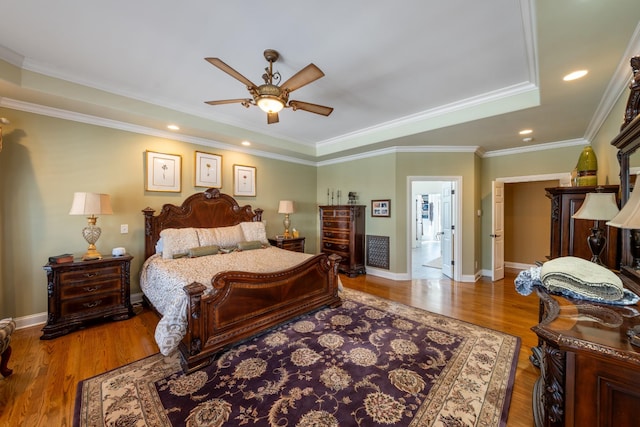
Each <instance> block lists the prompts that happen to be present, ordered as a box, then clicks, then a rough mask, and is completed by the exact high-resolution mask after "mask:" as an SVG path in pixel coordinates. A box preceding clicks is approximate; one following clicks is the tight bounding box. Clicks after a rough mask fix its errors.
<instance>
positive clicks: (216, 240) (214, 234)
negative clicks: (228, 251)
mask: <svg viewBox="0 0 640 427" xmlns="http://www.w3.org/2000/svg"><path fill="white" fill-rule="evenodd" d="M196 231H197V234H198V239H199V241H200V246H211V245H217V246H220V247H221V248H228V247H231V246H237V245H238V242H242V241H243V240H246V239H245V238H244V234H243V233H242V228H241V227H240V225H231V226H229V227H216V228H198V229H196Z"/></svg>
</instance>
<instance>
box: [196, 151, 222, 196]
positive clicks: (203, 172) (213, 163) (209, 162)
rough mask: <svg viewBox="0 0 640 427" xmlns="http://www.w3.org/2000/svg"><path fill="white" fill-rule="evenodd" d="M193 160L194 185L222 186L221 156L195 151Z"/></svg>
mask: <svg viewBox="0 0 640 427" xmlns="http://www.w3.org/2000/svg"><path fill="white" fill-rule="evenodd" d="M195 162H196V163H195V176H194V185H195V186H196V187H207V188H222V156H220V155H218V154H212V153H205V152H202V151H196V153H195Z"/></svg>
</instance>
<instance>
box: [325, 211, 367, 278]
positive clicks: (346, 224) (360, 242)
mask: <svg viewBox="0 0 640 427" xmlns="http://www.w3.org/2000/svg"><path fill="white" fill-rule="evenodd" d="M365 208H366V206H364V205H332V206H320V251H321V252H324V253H326V254H336V255H339V256H341V257H342V259H341V260H340V266H339V270H340V271H341V272H343V273H346V274H348V275H349V277H355V276H357V275H358V274H365V272H366V270H365V259H364V257H365V220H366V218H365Z"/></svg>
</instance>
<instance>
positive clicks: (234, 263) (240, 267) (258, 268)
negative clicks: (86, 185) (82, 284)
mask: <svg viewBox="0 0 640 427" xmlns="http://www.w3.org/2000/svg"><path fill="white" fill-rule="evenodd" d="M311 257H312V255H309V254H304V253H300V252H292V251H287V250H283V249H279V248H276V247H273V246H272V247H268V248H264V249H256V250H251V251H242V252H232V253H230V254H216V255H209V256H203V257H199V258H180V259H162V257H161V256H159V255H153V256H151V257H149V259H147V260H146V261H145V263H144V265H143V266H142V270H141V273H140V288H141V289H142V292H143V293H144V294H145V295H146V297H147V298H148V299H149V301H150V302H151V304H153V306H154V307H155V308H156V310H158V311H159V312H160V314H162V318H161V319H160V322H159V323H158V326H157V327H156V332H155V339H156V342H157V343H158V347H160V352H161V353H162V354H163V355H165V356H167V355H169V354H171V353H172V352H173V351H174V350H175V349H176V348H177V347H178V344H179V343H180V341H181V340H182V338H183V337H184V335H185V333H186V330H187V319H186V311H187V295H186V293H185V292H184V290H183V287H184V286H186V285H188V284H190V283H193V282H199V283H202V284H203V285H205V286H206V287H207V290H206V291H205V294H208V293H211V292H213V288H212V286H211V279H212V278H213V276H214V275H215V274H216V273H219V272H221V271H251V272H254V273H270V272H274V271H280V270H285V269H288V268H291V267H293V266H294V265H297V264H300V263H302V262H304V261H305V260H307V259H309V258H311Z"/></svg>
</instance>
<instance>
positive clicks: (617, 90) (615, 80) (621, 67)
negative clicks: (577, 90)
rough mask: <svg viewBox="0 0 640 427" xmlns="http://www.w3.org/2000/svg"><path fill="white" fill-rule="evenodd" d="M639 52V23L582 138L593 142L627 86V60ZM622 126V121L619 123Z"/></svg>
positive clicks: (629, 71) (629, 79) (629, 68)
mask: <svg viewBox="0 0 640 427" xmlns="http://www.w3.org/2000/svg"><path fill="white" fill-rule="evenodd" d="M638 52H640V23H638V25H637V26H636V29H635V31H634V32H633V36H632V37H631V40H630V41H629V44H628V45H627V48H626V49H625V51H624V54H623V55H622V58H620V62H619V63H618V66H617V67H616V71H615V72H614V73H613V76H612V77H611V80H609V84H608V85H607V89H606V90H605V91H604V95H603V96H602V99H601V100H600V103H599V104H598V107H597V108H596V111H595V113H594V114H593V117H592V118H591V121H590V122H589V126H588V127H587V130H586V131H585V134H584V137H585V139H588V140H590V141H591V140H593V139H594V138H595V136H596V134H597V133H598V131H599V130H600V128H601V127H602V125H603V124H604V122H605V120H606V119H607V117H609V115H610V114H611V110H613V107H614V106H615V104H616V103H617V102H618V99H620V97H621V96H622V95H623V93H624V92H625V91H626V90H627V88H628V86H629V82H630V81H631V78H632V75H633V73H632V72H631V67H630V66H629V60H630V58H631V57H633V56H636V55H638ZM620 124H622V121H621V122H620Z"/></svg>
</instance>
